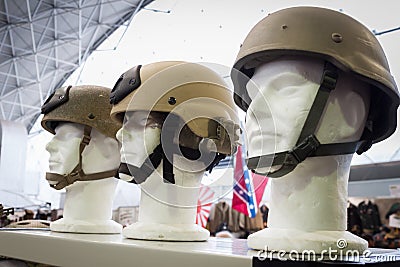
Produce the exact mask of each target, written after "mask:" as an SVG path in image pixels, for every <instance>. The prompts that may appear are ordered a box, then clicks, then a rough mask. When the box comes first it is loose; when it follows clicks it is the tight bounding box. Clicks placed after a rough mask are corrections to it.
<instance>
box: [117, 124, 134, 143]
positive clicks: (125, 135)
mask: <svg viewBox="0 0 400 267" xmlns="http://www.w3.org/2000/svg"><path fill="white" fill-rule="evenodd" d="M115 137H116V138H117V140H118V141H119V142H120V143H121V144H122V143H123V140H125V141H129V140H131V139H132V136H131V134H130V133H129V131H126V130H125V129H124V128H123V127H122V128H121V129H119V130H118V131H117V133H116V134H115Z"/></svg>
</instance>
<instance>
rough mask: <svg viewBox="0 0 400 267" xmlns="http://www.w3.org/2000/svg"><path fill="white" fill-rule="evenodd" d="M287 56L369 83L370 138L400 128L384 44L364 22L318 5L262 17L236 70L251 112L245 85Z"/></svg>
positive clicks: (241, 98)
mask: <svg viewBox="0 0 400 267" xmlns="http://www.w3.org/2000/svg"><path fill="white" fill-rule="evenodd" d="M284 55H285V56H286V55H302V56H304V55H305V56H310V57H317V58H321V59H323V60H325V61H327V62H330V63H332V64H333V65H334V66H336V67H337V68H339V69H341V70H343V71H345V72H350V73H353V74H354V76H355V77H357V78H358V79H360V80H363V81H365V82H367V83H369V84H370V85H371V88H372V90H371V92H372V96H371V104H370V116H369V117H370V123H372V125H370V123H369V124H368V126H372V128H371V129H370V130H371V132H372V133H371V135H370V136H369V137H368V138H369V139H370V141H371V142H372V143H376V142H379V141H381V140H383V139H385V138H387V137H389V136H390V135H391V134H392V133H393V132H394V131H395V129H396V122H397V119H396V116H397V112H396V110H397V107H398V105H399V94H398V89H397V86H396V83H395V81H394V78H393V77H392V75H391V74H390V70H389V65H388V62H387V60H386V57H385V53H384V51H383V49H382V47H381V45H380V44H379V42H378V40H377V38H376V37H375V36H374V34H373V33H372V32H371V31H370V30H369V29H367V28H366V27H365V26H364V25H362V24H361V23H360V22H358V21H356V20H355V19H353V18H351V17H350V16H347V15H345V14H343V13H341V12H338V11H334V10H330V9H325V8H318V7H292V8H287V9H282V10H279V11H277V12H275V13H272V14H270V15H268V16H267V17H265V18H264V19H262V20H261V21H260V22H258V23H257V24H256V25H255V26H254V27H253V29H252V30H251V31H250V32H249V34H248V35H247V37H246V39H245V40H244V42H243V44H242V46H241V47H240V51H239V53H238V56H237V58H236V61H235V64H234V66H233V71H232V73H231V77H232V80H233V83H234V87H235V89H234V90H235V97H234V99H235V102H236V104H237V105H238V106H239V107H241V108H242V109H243V110H245V111H246V110H247V108H248V105H249V104H250V102H251V99H250V98H249V96H248V94H247V91H246V84H245V83H246V79H249V78H251V77H252V75H253V73H254V68H255V67H257V66H258V65H259V64H262V63H263V62H268V61H271V60H274V59H276V58H278V57H280V56H284ZM243 74H244V75H243ZM245 76H247V77H245Z"/></svg>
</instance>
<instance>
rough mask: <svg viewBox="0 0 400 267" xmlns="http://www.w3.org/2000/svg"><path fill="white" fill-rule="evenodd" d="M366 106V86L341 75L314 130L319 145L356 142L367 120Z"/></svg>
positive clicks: (367, 104) (367, 111) (367, 96)
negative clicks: (315, 130) (316, 128)
mask: <svg viewBox="0 0 400 267" xmlns="http://www.w3.org/2000/svg"><path fill="white" fill-rule="evenodd" d="M369 103H370V88H369V85H368V84H367V83H364V82H363V81H360V80H358V79H356V78H355V77H354V76H352V75H351V74H348V73H343V72H341V73H340V75H339V79H338V82H337V85H336V88H335V90H333V91H332V92H331V94H330V96H329V99H328V103H327V107H326V109H325V111H324V113H323V114H322V117H321V121H320V125H319V127H318V130H317V137H318V139H319V140H320V141H321V143H328V142H329V143H331V142H339V141H340V142H350V141H357V140H359V139H360V137H361V135H362V133H363V131H364V127H365V123H366V120H367V117H368V113H369Z"/></svg>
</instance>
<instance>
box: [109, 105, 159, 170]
mask: <svg viewBox="0 0 400 267" xmlns="http://www.w3.org/2000/svg"><path fill="white" fill-rule="evenodd" d="M160 134H161V125H160V124H159V123H157V122H156V121H155V120H154V119H153V118H152V117H151V116H149V113H148V112H146V111H135V112H127V113H126V114H125V121H124V124H123V126H122V128H121V129H120V130H119V131H118V132H117V134H116V137H117V140H118V141H119V142H120V143H121V144H122V145H121V150H120V152H121V162H123V163H128V164H130V165H133V166H137V167H140V166H141V165H142V163H143V162H144V160H145V159H146V158H147V157H148V155H149V154H151V153H152V152H153V150H154V149H155V148H156V146H157V145H158V144H159V143H160Z"/></svg>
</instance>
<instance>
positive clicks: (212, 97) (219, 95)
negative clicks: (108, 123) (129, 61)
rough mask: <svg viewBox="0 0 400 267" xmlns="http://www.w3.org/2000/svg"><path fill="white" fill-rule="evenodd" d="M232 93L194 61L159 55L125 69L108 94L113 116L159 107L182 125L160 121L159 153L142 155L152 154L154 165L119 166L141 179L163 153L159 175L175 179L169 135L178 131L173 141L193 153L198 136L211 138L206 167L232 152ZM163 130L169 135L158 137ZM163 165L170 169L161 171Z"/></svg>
mask: <svg viewBox="0 0 400 267" xmlns="http://www.w3.org/2000/svg"><path fill="white" fill-rule="evenodd" d="M232 94H233V93H232V91H231V90H230V89H229V88H228V87H227V85H226V83H225V82H224V80H223V79H222V78H221V77H220V75H218V74H217V73H216V72H214V71H213V70H211V69H210V68H208V67H206V66H205V65H201V64H197V63H189V62H182V61H163V62H155V63H152V64H148V65H144V66H141V65H139V66H136V67H134V68H132V69H130V70H128V71H126V72H125V73H124V74H122V75H121V77H120V78H119V79H118V81H117V82H116V84H115V86H114V88H113V90H112V92H111V96H110V102H111V103H112V104H113V105H114V106H113V108H112V111H111V117H112V118H113V119H114V120H116V121H117V122H119V123H122V122H123V120H124V115H125V113H126V112H128V111H149V112H162V113H166V114H172V115H175V116H176V117H178V118H179V119H180V120H182V121H183V123H184V128H180V129H174V127H172V126H171V124H169V126H167V127H165V128H164V126H165V125H168V123H165V122H164V126H163V128H162V132H161V144H160V145H159V146H158V147H157V148H156V149H155V150H154V152H153V154H154V153H158V157H157V160H155V158H156V157H154V156H152V155H150V156H149V157H148V159H146V161H148V160H150V158H152V160H151V164H152V165H151V166H153V167H154V168H152V169H147V170H146V171H144V169H145V168H146V165H147V166H148V165H149V164H146V163H145V164H143V165H142V167H140V168H139V169H140V170H139V169H138V168H134V167H132V166H130V168H129V170H130V171H129V172H127V168H126V167H123V166H124V164H121V166H120V170H125V171H124V172H122V173H125V174H130V175H131V176H133V177H134V179H135V181H131V182H136V183H141V182H143V181H144V180H145V179H147V177H148V175H150V174H151V172H152V171H153V170H154V169H155V168H156V167H157V166H158V165H159V164H160V161H161V157H162V158H163V160H164V161H163V164H164V168H163V172H164V173H163V177H164V180H166V181H168V182H171V183H174V178H173V173H172V160H173V156H172V155H173V154H178V153H177V152H176V151H177V149H172V148H171V147H170V146H171V143H173V142H174V141H173V140H175V139H172V138H171V136H177V134H179V144H178V145H179V146H180V147H181V148H182V147H186V148H188V149H191V151H192V154H193V153H195V152H193V151H199V141H203V140H207V142H208V141H211V143H212V147H213V149H214V150H212V151H213V153H214V154H215V156H212V159H211V161H212V162H211V161H210V162H209V163H206V165H208V167H207V170H209V171H211V170H212V168H213V167H214V166H215V165H216V164H218V162H219V161H220V160H221V159H222V158H224V157H225V156H226V155H231V154H233V153H234V152H235V151H236V149H237V146H238V143H239V142H238V141H239V134H240V128H239V119H238V115H237V110H236V106H235V104H234V102H233V97H232ZM169 117H171V116H169ZM172 117H174V116H172ZM166 121H167V120H166ZM175 125H176V124H175ZM185 127H187V128H189V130H187V128H186V131H185ZM171 129H172V130H171ZM165 132H170V133H169V134H165ZM165 135H169V136H170V137H168V138H167V139H163V136H165ZM163 140H166V141H163ZM168 147H169V148H168ZM161 151H162V155H161ZM188 154H190V153H188ZM185 157H186V155H185ZM166 159H168V160H166ZM146 161H145V162H146ZM167 161H169V163H167V164H168V165H167V166H166V165H165V164H166V162H167ZM125 166H126V164H125ZM167 168H168V169H169V173H167V172H166V171H165V169H167ZM143 173H147V174H146V175H143ZM171 173H172V174H171ZM167 176H168V177H169V178H168V177H167Z"/></svg>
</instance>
